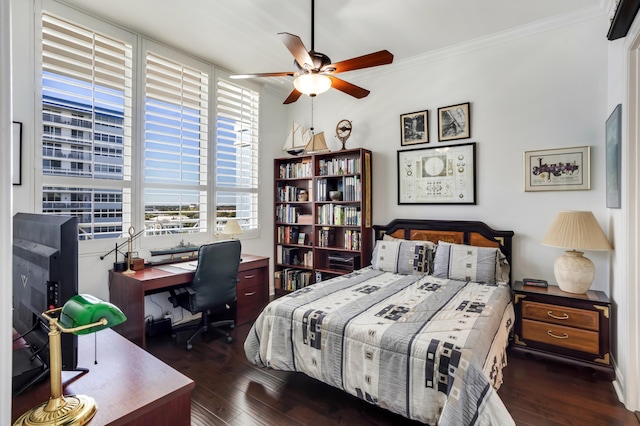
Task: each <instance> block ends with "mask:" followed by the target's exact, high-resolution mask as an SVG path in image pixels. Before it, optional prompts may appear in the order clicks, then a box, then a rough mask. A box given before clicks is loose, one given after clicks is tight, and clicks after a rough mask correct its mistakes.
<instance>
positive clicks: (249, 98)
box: [215, 79, 260, 232]
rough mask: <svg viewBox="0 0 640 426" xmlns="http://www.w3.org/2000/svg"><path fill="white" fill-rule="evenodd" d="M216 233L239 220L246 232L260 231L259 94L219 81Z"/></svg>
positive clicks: (217, 102)
mask: <svg viewBox="0 0 640 426" xmlns="http://www.w3.org/2000/svg"><path fill="white" fill-rule="evenodd" d="M217 89H218V90H217V97H216V110H217V120H216V154H215V175H216V176H215V193H216V230H217V231H220V230H222V228H223V227H224V225H225V224H226V222H227V220H228V218H235V219H237V220H238V223H239V224H240V226H241V227H242V229H243V231H244V232H247V231H254V232H256V231H257V230H258V135H259V119H258V118H259V106H260V95H259V93H258V92H256V91H253V90H249V89H246V88H244V87H242V86H238V85H235V84H233V83H230V82H228V81H226V80H224V79H218V81H217Z"/></svg>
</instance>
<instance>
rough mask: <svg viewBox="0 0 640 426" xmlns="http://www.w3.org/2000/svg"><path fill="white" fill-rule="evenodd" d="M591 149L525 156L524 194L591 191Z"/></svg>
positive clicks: (565, 150)
mask: <svg viewBox="0 0 640 426" xmlns="http://www.w3.org/2000/svg"><path fill="white" fill-rule="evenodd" d="M590 164H591V147H589V146H576V147H570V148H555V149H541V150H536V151H525V152H524V167H523V170H524V190H525V191H526V192H530V191H579V190H589V189H591V177H590V175H591V170H590Z"/></svg>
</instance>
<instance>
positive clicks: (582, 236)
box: [542, 211, 612, 294]
mask: <svg viewBox="0 0 640 426" xmlns="http://www.w3.org/2000/svg"><path fill="white" fill-rule="evenodd" d="M542 244H544V245H547V246H552V247H563V248H567V249H570V250H567V251H565V252H564V254H563V255H562V256H559V257H558V258H557V259H556V260H555V262H554V264H553V273H554V275H555V278H556V281H557V283H558V286H559V287H560V289H561V290H563V291H566V292H568V293H577V294H583V293H586V292H587V291H588V290H589V287H591V283H592V282H593V277H594V274H595V268H594V266H593V262H592V261H591V260H590V259H588V258H586V257H584V256H583V254H584V253H583V252H582V251H577V250H611V248H612V247H611V244H610V243H609V240H608V239H607V237H606V236H605V235H604V232H603V231H602V228H600V225H599V224H598V221H596V218H595V217H594V216H593V213H591V212H590V211H562V212H560V213H559V214H558V217H556V220H555V221H554V222H553V224H552V225H551V228H550V229H549V231H548V232H547V235H545V237H544V238H543V240H542Z"/></svg>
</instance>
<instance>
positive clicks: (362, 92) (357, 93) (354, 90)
mask: <svg viewBox="0 0 640 426" xmlns="http://www.w3.org/2000/svg"><path fill="white" fill-rule="evenodd" d="M327 77H329V78H330V79H331V87H333V88H334V89H338V90H339V91H341V92H344V93H346V94H347V95H351V96H353V97H354V98H358V99H361V98H364V97H365V96H367V95H368V94H369V93H371V92H369V91H368V90H367V89H363V88H362V87H359V86H356V85H355V84H351V83H348V82H346V81H344V80H341V79H339V78H338V77H334V76H332V75H328V76H327Z"/></svg>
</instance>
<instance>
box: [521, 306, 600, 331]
mask: <svg viewBox="0 0 640 426" xmlns="http://www.w3.org/2000/svg"><path fill="white" fill-rule="evenodd" d="M522 318H527V319H531V320H537V321H544V322H548V323H553V324H559V325H564V326H568V327H578V328H584V329H586V330H593V331H598V330H599V329H600V326H599V321H598V319H599V314H598V312H596V311H588V310H585V309H576V308H569V307H566V306H558V305H552V304H548V303H538V302H530V301H526V300H525V301H523V302H522Z"/></svg>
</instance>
